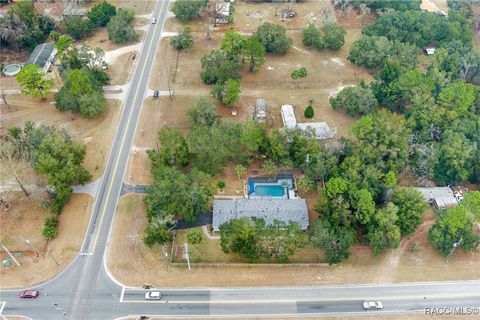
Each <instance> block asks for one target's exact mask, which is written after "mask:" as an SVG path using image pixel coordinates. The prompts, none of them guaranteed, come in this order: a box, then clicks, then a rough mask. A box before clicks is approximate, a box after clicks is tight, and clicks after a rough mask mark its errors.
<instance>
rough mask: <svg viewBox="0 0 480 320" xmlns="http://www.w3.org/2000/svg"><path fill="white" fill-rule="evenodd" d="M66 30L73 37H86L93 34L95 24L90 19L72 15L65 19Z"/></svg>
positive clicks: (76, 38) (77, 38)
mask: <svg viewBox="0 0 480 320" xmlns="http://www.w3.org/2000/svg"><path fill="white" fill-rule="evenodd" d="M64 25H65V32H66V33H67V34H69V35H70V36H71V37H72V38H73V39H75V40H80V39H84V38H86V37H88V36H90V35H91V34H92V30H93V24H92V22H91V21H90V20H89V19H82V18H80V17H71V18H67V19H64Z"/></svg>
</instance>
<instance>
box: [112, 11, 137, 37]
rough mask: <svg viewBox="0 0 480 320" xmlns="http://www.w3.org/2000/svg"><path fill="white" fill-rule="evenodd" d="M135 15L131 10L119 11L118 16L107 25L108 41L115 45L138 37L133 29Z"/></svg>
mask: <svg viewBox="0 0 480 320" xmlns="http://www.w3.org/2000/svg"><path fill="white" fill-rule="evenodd" d="M134 16H135V15H134V13H133V12H132V11H130V10H123V9H118V12H117V15H116V16H114V17H112V18H111V19H110V21H109V22H108V24H107V30H108V40H111V41H113V42H115V43H124V42H128V41H130V40H133V39H135V38H136V37H137V34H136V33H135V30H134V29H133V24H132V21H133V18H134Z"/></svg>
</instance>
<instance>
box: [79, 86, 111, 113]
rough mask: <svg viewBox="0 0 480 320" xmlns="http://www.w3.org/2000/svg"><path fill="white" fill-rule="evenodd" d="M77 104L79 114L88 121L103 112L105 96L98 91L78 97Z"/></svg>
mask: <svg viewBox="0 0 480 320" xmlns="http://www.w3.org/2000/svg"><path fill="white" fill-rule="evenodd" d="M78 103H79V111H80V114H81V115H82V116H84V117H85V118H88V119H92V118H95V117H98V116H99V115H101V114H103V112H104V111H105V106H106V100H105V96H104V95H103V94H102V93H101V92H99V91H93V92H91V93H87V94H83V95H81V96H79V97H78Z"/></svg>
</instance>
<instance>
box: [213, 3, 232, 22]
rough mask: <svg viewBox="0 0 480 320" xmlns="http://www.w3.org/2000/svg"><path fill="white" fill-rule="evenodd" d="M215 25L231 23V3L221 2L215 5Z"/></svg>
mask: <svg viewBox="0 0 480 320" xmlns="http://www.w3.org/2000/svg"><path fill="white" fill-rule="evenodd" d="M215 13H216V14H215V23H229V22H230V14H231V11H230V2H221V3H217V4H216V5H215Z"/></svg>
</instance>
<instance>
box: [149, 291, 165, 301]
mask: <svg viewBox="0 0 480 320" xmlns="http://www.w3.org/2000/svg"><path fill="white" fill-rule="evenodd" d="M161 298H162V294H161V293H160V291H150V292H147V293H145V299H147V300H160V299H161Z"/></svg>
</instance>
